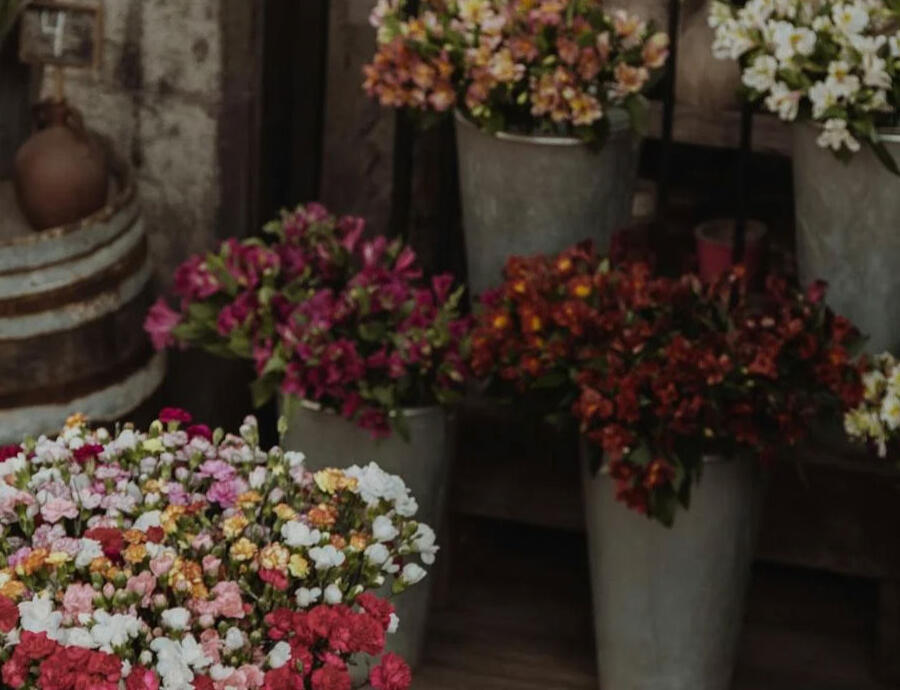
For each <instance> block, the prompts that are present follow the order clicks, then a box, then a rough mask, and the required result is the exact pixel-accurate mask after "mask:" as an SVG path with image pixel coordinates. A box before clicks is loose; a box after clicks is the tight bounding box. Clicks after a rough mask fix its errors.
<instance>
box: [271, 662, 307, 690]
mask: <svg viewBox="0 0 900 690" xmlns="http://www.w3.org/2000/svg"><path fill="white" fill-rule="evenodd" d="M302 687H304V683H303V676H301V675H300V674H299V673H297V672H296V671H294V670H293V669H291V665H290V664H285V665H284V666H282V667H281V668H276V669H272V670H271V671H266V678H265V681H264V683H263V690H296V689H297V688H302Z"/></svg>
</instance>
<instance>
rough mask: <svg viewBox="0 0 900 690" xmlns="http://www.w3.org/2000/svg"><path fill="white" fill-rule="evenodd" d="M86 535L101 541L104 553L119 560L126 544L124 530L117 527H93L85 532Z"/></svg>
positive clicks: (112, 558)
mask: <svg viewBox="0 0 900 690" xmlns="http://www.w3.org/2000/svg"><path fill="white" fill-rule="evenodd" d="M84 536H85V537H87V538H88V539H93V540H95V541H98V542H100V546H101V547H102V548H103V554H104V555H105V556H106V557H107V558H109V559H111V560H118V558H119V555H120V554H121V553H122V549H123V548H124V546H125V537H123V536H122V530H120V529H116V528H115V527H92V528H91V529H89V530H87V531H86V532H85V533H84Z"/></svg>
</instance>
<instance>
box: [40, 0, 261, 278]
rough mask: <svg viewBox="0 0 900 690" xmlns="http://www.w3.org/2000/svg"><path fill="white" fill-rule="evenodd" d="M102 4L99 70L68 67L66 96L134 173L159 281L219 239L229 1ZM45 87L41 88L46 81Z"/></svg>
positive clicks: (112, 0)
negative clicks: (101, 45)
mask: <svg viewBox="0 0 900 690" xmlns="http://www.w3.org/2000/svg"><path fill="white" fill-rule="evenodd" d="M244 3H245V5H246V6H250V5H251V4H253V3H250V2H246V0H244ZM102 4H103V5H104V8H105V12H106V14H105V40H104V58H103V65H102V68H101V69H100V70H99V72H98V73H96V74H95V73H92V72H85V71H75V70H69V71H68V72H67V74H66V96H67V97H68V98H69V100H70V101H71V102H72V103H74V104H75V105H76V106H77V107H78V108H80V109H81V110H82V112H83V113H84V116H85V120H86V122H87V123H88V124H89V125H90V126H91V127H92V128H94V129H96V130H98V131H99V132H101V133H103V134H104V135H106V136H108V137H109V138H110V139H111V140H112V142H113V145H114V147H115V149H116V150H117V151H118V152H119V154H120V155H122V156H123V157H124V158H125V159H126V160H127V161H128V162H129V163H130V164H131V166H132V167H133V168H134V171H135V174H136V177H137V180H138V184H139V189H140V194H141V198H142V200H143V210H144V217H145V219H146V222H147V228H148V231H149V235H150V238H151V247H152V252H153V256H154V259H155V261H156V265H157V271H158V275H159V276H160V278H161V279H162V281H163V282H164V283H165V282H167V281H168V279H169V277H170V275H171V273H172V269H173V268H174V266H175V265H177V263H178V262H180V261H181V260H183V259H184V257H185V256H186V255H187V254H189V253H190V252H194V251H197V250H200V249H203V248H206V247H207V246H209V245H210V244H211V243H212V241H213V238H214V237H215V235H216V234H218V233H217V222H218V219H219V214H220V207H221V202H222V194H221V192H220V188H221V183H222V180H221V177H222V168H223V165H222V161H221V160H220V132H221V131H222V128H223V124H222V118H221V114H222V112H223V106H224V105H225V103H226V100H227V99H226V79H225V77H226V75H225V73H224V65H225V59H224V45H223V44H224V40H225V39H224V34H223V24H224V20H225V17H226V12H227V11H230V9H229V3H228V2H226V1H225V0H190V1H189V2H188V1H186V0H103V3H102ZM249 29H250V27H248V30H249ZM45 81H46V83H45V85H44V90H45V91H47V90H48V89H49V88H50V86H51V84H52V80H50V79H47V80H45Z"/></svg>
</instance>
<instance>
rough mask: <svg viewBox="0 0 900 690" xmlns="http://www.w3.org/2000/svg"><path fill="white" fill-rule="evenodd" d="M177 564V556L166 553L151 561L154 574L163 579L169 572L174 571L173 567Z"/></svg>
mask: <svg viewBox="0 0 900 690" xmlns="http://www.w3.org/2000/svg"><path fill="white" fill-rule="evenodd" d="M174 563H175V556H173V555H172V554H171V553H164V554H162V555H161V556H157V557H156V558H152V559H151V560H150V570H151V571H152V572H153V574H154V575H156V577H162V576H163V575H165V574H166V573H167V572H169V570H171V569H172V565H174Z"/></svg>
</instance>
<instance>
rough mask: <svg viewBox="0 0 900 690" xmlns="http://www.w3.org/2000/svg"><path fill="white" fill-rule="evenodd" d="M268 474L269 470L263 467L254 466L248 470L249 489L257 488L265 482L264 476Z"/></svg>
mask: <svg viewBox="0 0 900 690" xmlns="http://www.w3.org/2000/svg"><path fill="white" fill-rule="evenodd" d="M268 476H269V471H268V470H267V469H266V468H265V467H263V466H261V465H260V466H259V467H254V468H253V470H252V471H251V472H250V477H249V481H250V488H251V489H259V488H261V487H262V486H263V484H265V483H266V478H267V477H268Z"/></svg>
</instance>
